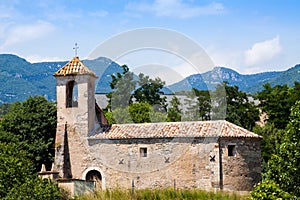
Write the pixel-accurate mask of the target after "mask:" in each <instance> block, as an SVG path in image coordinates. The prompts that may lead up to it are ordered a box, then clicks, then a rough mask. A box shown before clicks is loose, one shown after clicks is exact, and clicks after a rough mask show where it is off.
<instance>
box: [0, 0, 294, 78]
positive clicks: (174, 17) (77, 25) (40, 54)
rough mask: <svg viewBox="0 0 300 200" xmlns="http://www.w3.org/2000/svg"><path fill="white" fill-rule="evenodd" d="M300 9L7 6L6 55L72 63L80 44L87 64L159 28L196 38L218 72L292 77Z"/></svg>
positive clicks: (60, 0)
mask: <svg viewBox="0 0 300 200" xmlns="http://www.w3.org/2000/svg"><path fill="white" fill-rule="evenodd" d="M299 8H300V1H297V0H286V1H283V0H281V1H279V0H248V1H246V0H244V1H242V0H214V1H211V0H202V1H196V0H187V1H184V0H154V1H150V0H145V1H129V0H119V1H102V0H86V1H84V0H51V1H44V0H43V1H42V0H40V1H39V0H0V9H1V12H0V53H13V54H16V55H19V56H21V57H24V58H25V59H27V60H29V61H31V62H38V61H46V60H47V61H53V60H69V59H70V58H72V57H73V56H74V51H73V49H72V48H73V46H74V43H75V42H77V43H78V44H79V50H78V52H79V56H80V57H81V58H86V57H88V55H89V54H90V53H91V52H92V51H93V50H94V49H95V48H96V47H97V46H98V45H99V44H101V43H103V42H104V41H106V40H107V39H109V38H111V37H113V36H115V35H118V34H120V33H122V32H124V31H129V30H132V29H140V28H145V27H157V28H162V29H168V30H174V31H176V32H178V33H181V34H184V35H185V36H187V37H189V38H191V39H192V40H193V41H195V42H197V43H198V44H199V45H200V46H201V47H202V48H203V49H204V50H205V51H206V53H207V54H208V55H209V56H210V58H211V59H212V60H213V62H214V64H215V65H218V66H225V67H229V68H232V69H235V70H237V71H238V72H240V73H257V72H263V71H273V70H276V71H277V70H285V69H287V68H290V67H292V66H294V65H295V64H297V63H300V54H299V52H300V45H299V44H300V22H299V19H300V13H299ZM125 60H126V59H125ZM121 64H123V63H121ZM126 64H128V63H126ZM187 75H188V74H187Z"/></svg>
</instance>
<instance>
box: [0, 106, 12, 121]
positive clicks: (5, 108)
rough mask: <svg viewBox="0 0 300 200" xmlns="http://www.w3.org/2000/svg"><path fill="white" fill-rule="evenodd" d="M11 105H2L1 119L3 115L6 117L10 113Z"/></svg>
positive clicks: (0, 110)
mask: <svg viewBox="0 0 300 200" xmlns="http://www.w3.org/2000/svg"><path fill="white" fill-rule="evenodd" d="M10 105H11V104H9V103H4V104H0V118H1V117H3V115H5V114H6V113H8V111H9V108H10Z"/></svg>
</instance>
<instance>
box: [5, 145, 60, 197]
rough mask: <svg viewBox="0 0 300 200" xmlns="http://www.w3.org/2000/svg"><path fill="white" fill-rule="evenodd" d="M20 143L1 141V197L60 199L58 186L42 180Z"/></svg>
mask: <svg viewBox="0 0 300 200" xmlns="http://www.w3.org/2000/svg"><path fill="white" fill-rule="evenodd" d="M19 145H22V144H18V143H7V144H4V143H0V198H1V199H49V200H52V199H53V200H56V199H60V197H61V193H60V190H59V188H58V186H57V185H56V184H54V183H52V182H50V181H49V180H42V179H40V178H39V177H37V174H36V173H35V172H34V165H33V162H32V161H31V160H29V159H28V155H27V152H26V151H23V150H19V151H18V150H17V149H19Z"/></svg>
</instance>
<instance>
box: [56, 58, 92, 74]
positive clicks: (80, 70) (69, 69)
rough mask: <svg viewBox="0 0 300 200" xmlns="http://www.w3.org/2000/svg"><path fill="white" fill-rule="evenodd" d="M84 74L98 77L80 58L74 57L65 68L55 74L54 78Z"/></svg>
mask: <svg viewBox="0 0 300 200" xmlns="http://www.w3.org/2000/svg"><path fill="white" fill-rule="evenodd" d="M82 74H90V75H92V76H95V77H97V76H96V74H95V73H94V72H93V71H92V70H90V69H89V68H88V67H86V66H85V65H84V64H83V63H82V62H81V61H80V60H79V58H78V57H74V58H73V59H72V60H71V61H69V62H68V63H67V64H66V65H65V66H63V67H62V68H60V69H59V70H58V71H57V72H55V73H54V76H67V75H82Z"/></svg>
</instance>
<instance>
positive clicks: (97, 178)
mask: <svg viewBox="0 0 300 200" xmlns="http://www.w3.org/2000/svg"><path fill="white" fill-rule="evenodd" d="M85 180H86V181H94V183H95V189H96V190H99V189H100V190H101V189H102V175H101V173H100V172H99V171H97V170H90V171H88V172H87V174H86V175H85Z"/></svg>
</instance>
